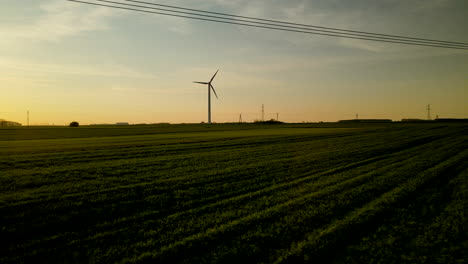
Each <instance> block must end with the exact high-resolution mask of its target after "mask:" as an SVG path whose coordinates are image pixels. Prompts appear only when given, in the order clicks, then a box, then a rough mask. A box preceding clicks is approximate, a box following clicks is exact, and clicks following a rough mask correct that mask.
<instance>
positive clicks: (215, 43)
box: [0, 0, 468, 125]
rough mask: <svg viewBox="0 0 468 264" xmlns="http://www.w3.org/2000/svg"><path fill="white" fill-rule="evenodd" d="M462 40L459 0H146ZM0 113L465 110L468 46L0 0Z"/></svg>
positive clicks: (109, 117) (60, 116)
mask: <svg viewBox="0 0 468 264" xmlns="http://www.w3.org/2000/svg"><path fill="white" fill-rule="evenodd" d="M90 1H93V0H90ZM148 1H149V2H155V3H161V4H169V5H177V6H182V7H187V8H194V9H202V10H208V11H215V12H226V13H229V14H236V15H244V16H253V17H260V18H267V19H275V20H282V21H289V22H296V23H304V24H311V25H318V26H326V27H335V28H340V29H350V30H359V31H369V32H377V33H383V34H395V35H404V36H412V37H420V38H429V39H437V40H447V41H459V42H465V43H468V29H467V26H468V21H467V17H468V2H467V1H466V0H424V1H421V0H381V1H374V0H354V1H349V0H288V1H284V0H283V1H280V0H171V1H169V0H148ZM1 2H2V3H1V4H2V5H1V8H0V36H1V37H0V91H1V96H0V119H6V120H11V121H16V122H20V123H22V124H26V122H27V115H26V113H27V111H29V112H30V124H31V125H45V124H48V125H66V124H68V123H70V122H71V121H78V122H79V123H80V124H102V123H116V122H129V123H131V124H138V123H162V122H170V123H199V122H206V121H207V88H206V86H202V85H199V84H195V83H193V81H202V82H203V81H208V80H209V79H210V78H211V76H212V75H213V74H214V73H215V71H216V70H217V69H219V73H218V75H217V76H216V78H215V80H214V81H213V85H214V87H215V89H216V91H217V94H218V96H219V100H217V99H216V98H214V97H212V120H213V122H237V121H238V120H239V116H240V115H241V114H242V119H243V121H249V122H250V121H254V120H257V119H261V109H262V104H263V105H264V107H265V119H271V118H276V116H277V114H278V115H279V119H280V120H281V121H285V122H303V121H305V122H319V121H324V122H327V121H337V120H342V119H353V118H355V117H356V114H358V117H359V118H388V119H393V120H400V119H402V118H421V119H424V118H426V117H427V111H426V107H427V105H428V104H430V105H431V116H432V118H435V117H436V115H437V116H439V117H440V118H468V103H467V102H468V74H467V73H468V51H467V50H454V49H444V48H431V47H418V46H410V45H400V44H390V43H380V42H371V41H364V40H351V39H344V38H335V37H326V36H319V35H309V34H299V33H291V32H280V31H275V30H265V29H258V28H247V27H241V26H235V25H223V24H217V23H208V22H203V21H195V20H187V19H183V18H174V17H166V16H160V15H153V14H144V13H138V12H132V11H124V10H116V9H110V8H105V7H95V6H88V5H84V4H78V3H74V2H69V1H66V0H21V1H18V0H2V1H1Z"/></svg>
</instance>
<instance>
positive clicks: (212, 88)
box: [210, 84, 219, 99]
mask: <svg viewBox="0 0 468 264" xmlns="http://www.w3.org/2000/svg"><path fill="white" fill-rule="evenodd" d="M210 87H211V90H213V93H214V94H215V96H216V99H219V98H218V95H217V94H216V90H215V89H214V87H213V85H211V84H210Z"/></svg>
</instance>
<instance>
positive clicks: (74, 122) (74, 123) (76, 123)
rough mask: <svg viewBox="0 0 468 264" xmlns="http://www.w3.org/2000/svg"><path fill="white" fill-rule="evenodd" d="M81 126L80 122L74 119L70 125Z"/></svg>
mask: <svg viewBox="0 0 468 264" xmlns="http://www.w3.org/2000/svg"><path fill="white" fill-rule="evenodd" d="M79 126H80V123H78V122H76V121H73V122H71V123H70V127H79Z"/></svg>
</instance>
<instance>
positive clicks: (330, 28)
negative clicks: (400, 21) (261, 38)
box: [97, 0, 468, 46]
mask: <svg viewBox="0 0 468 264" xmlns="http://www.w3.org/2000/svg"><path fill="white" fill-rule="evenodd" d="M97 1H99V0H97ZM123 1H127V2H134V3H140V4H146V5H152V6H161V7H168V8H171V9H178V10H188V11H193V12H198V13H205V14H215V15H222V16H227V17H236V18H244V19H249V20H256V21H265V22H273V23H280V24H285V25H292V26H302V27H308V28H318V29H327V30H333V31H341V32H351V33H360V34H365V35H374V36H384V37H393V38H400V39H407V40H410V39H411V40H425V41H431V42H440V43H451V44H462V45H464V46H468V43H462V42H453V41H444V40H432V39H425V38H414V37H406V36H398V35H388V34H379V33H372V32H365V31H356V30H347V29H339V28H332V27H323V26H315V25H307V24H299V23H291V22H285V21H279V20H271V19H263V18H256V17H249V16H239V15H232V14H227V13H220V12H211V11H204V10H199V9H192V8H184V7H178V6H172V5H163V4H157V3H151V2H144V1H136V0H123Z"/></svg>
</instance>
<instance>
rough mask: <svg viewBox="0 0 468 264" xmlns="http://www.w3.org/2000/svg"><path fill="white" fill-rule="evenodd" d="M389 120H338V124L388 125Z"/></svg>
mask: <svg viewBox="0 0 468 264" xmlns="http://www.w3.org/2000/svg"><path fill="white" fill-rule="evenodd" d="M390 122H392V120H391V119H349V120H340V121H338V123H390Z"/></svg>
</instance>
